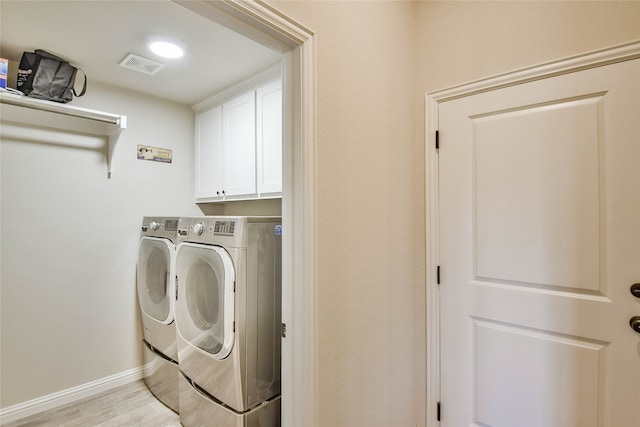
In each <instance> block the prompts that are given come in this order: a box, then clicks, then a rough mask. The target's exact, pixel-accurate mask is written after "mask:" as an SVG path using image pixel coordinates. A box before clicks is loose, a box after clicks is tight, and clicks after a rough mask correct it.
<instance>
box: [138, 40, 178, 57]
mask: <svg viewBox="0 0 640 427" xmlns="http://www.w3.org/2000/svg"><path fill="white" fill-rule="evenodd" d="M147 47H148V48H149V50H151V52H153V53H155V54H156V55H158V56H161V57H163V58H170V59H175V58H181V57H182V56H183V55H184V48H183V47H182V46H181V43H180V42H178V41H176V40H172V39H169V38H167V37H159V36H154V37H150V38H149V39H148V40H147Z"/></svg>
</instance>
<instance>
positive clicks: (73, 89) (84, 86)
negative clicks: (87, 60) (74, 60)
mask: <svg viewBox="0 0 640 427" xmlns="http://www.w3.org/2000/svg"><path fill="white" fill-rule="evenodd" d="M78 70H79V71H82V75H83V76H84V84H83V85H82V90H81V91H80V93H79V94H77V93H76V89H75V88H71V90H72V91H73V94H74V95H75V96H77V97H78V98H79V97H81V96H82V95H84V94H85V92H86V91H87V75H86V74H85V72H84V70H83V69H82V68H78Z"/></svg>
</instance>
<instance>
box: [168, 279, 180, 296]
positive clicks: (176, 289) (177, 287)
mask: <svg viewBox="0 0 640 427" xmlns="http://www.w3.org/2000/svg"><path fill="white" fill-rule="evenodd" d="M169 298H171V297H169ZM176 301H178V276H176Z"/></svg>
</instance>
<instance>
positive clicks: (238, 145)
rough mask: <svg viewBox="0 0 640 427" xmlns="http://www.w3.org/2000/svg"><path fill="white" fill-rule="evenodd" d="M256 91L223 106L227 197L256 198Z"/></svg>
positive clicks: (223, 154) (224, 167) (223, 168)
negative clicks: (252, 196) (248, 196)
mask: <svg viewBox="0 0 640 427" xmlns="http://www.w3.org/2000/svg"><path fill="white" fill-rule="evenodd" d="M255 105H256V102H255V95H254V91H251V92H249V93H246V94H244V95H241V96H239V97H237V98H234V99H232V100H231V101H229V102H227V103H225V104H223V106H222V118H223V126H222V127H223V133H224V136H223V141H224V144H223V153H222V157H223V162H224V164H223V167H222V171H223V172H222V173H223V179H224V190H225V196H226V197H227V198H228V197H230V196H245V195H255V194H256V130H255V129H256V125H255V113H256V111H255Z"/></svg>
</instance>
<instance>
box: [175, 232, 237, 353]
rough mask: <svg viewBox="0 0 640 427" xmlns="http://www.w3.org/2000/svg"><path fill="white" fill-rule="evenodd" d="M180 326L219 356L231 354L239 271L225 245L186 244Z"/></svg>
mask: <svg viewBox="0 0 640 427" xmlns="http://www.w3.org/2000/svg"><path fill="white" fill-rule="evenodd" d="M176 274H177V276H178V300H177V303H176V327H177V328H178V331H179V332H180V334H181V335H182V337H183V338H184V339H186V340H187V341H189V342H190V343H191V344H193V345H194V346H196V347H198V348H199V349H201V350H203V351H205V352H207V353H209V354H211V355H212V356H213V357H214V358H215V359H224V358H225V357H227V356H228V355H229V353H231V349H232V348H233V339H234V327H233V324H234V316H235V295H234V283H235V270H234V268H233V262H232V261H231V257H230V256H229V254H228V253H227V251H226V250H224V249H223V248H221V247H218V246H209V245H199V244H194V243H182V244H180V245H179V246H178V251H177V255H176Z"/></svg>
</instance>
